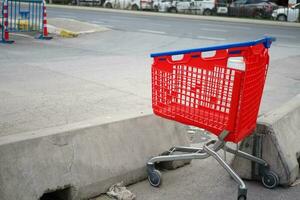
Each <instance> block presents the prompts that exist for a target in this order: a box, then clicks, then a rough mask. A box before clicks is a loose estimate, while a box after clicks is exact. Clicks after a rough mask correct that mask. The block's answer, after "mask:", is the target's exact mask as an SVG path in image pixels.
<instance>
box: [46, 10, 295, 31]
mask: <svg viewBox="0 0 300 200" xmlns="http://www.w3.org/2000/svg"><path fill="white" fill-rule="evenodd" d="M47 7H49V8H65V9H73V10H89V11H98V12H111V13H124V14H134V15H141V16H160V17H171V18H182V19H194V20H208V21H218V22H230V23H247V24H258V25H269V26H281V27H296V28H300V23H295V22H280V21H270V20H256V19H244V18H231V17H221V16H203V15H186V14H172V13H159V12H143V11H132V10H117V9H107V8H95V7H84V6H70V5H54V4H48V5H47Z"/></svg>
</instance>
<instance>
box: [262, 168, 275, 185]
mask: <svg viewBox="0 0 300 200" xmlns="http://www.w3.org/2000/svg"><path fill="white" fill-rule="evenodd" d="M261 182H262V184H263V185H264V186H265V187H266V188H269V189H273V188H275V187H276V186H277V185H278V184H279V178H278V175H277V174H276V173H275V172H273V171H266V172H265V173H264V175H263V176H262V179H261Z"/></svg>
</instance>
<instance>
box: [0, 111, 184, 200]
mask: <svg viewBox="0 0 300 200" xmlns="http://www.w3.org/2000/svg"><path fill="white" fill-rule="evenodd" d="M100 121H101V120H100ZM187 144H188V141H187V138H186V127H185V126H183V125H181V124H179V123H176V122H173V121H169V120H165V119H162V118H159V117H155V116H152V115H148V116H143V117H139V118H132V119H125V120H121V121H116V122H112V123H99V121H98V120H91V121H85V122H81V123H77V124H69V125H66V126H62V127H55V128H49V129H43V130H39V131H33V132H27V133H22V134H15V135H9V136H4V137H0V163H1V165H0V199H1V200H12V199H16V200H17V199H22V200H38V199H40V197H41V196H42V195H43V194H44V193H47V192H52V191H55V190H58V189H65V191H66V192H65V193H64V194H62V195H64V196H65V197H64V199H66V200H69V199H70V200H77V199H87V198H91V197H95V196H97V195H99V194H100V193H104V192H106V191H107V189H108V188H109V187H110V186H111V185H113V184H115V183H117V182H120V181H124V183H125V184H131V183H134V182H137V181H139V180H142V179H145V178H146V176H147V175H146V162H147V161H148V159H149V158H151V157H153V156H156V155H159V154H160V153H162V152H163V151H165V150H167V149H169V148H170V147H172V146H174V145H187ZM66 196H67V198H66Z"/></svg>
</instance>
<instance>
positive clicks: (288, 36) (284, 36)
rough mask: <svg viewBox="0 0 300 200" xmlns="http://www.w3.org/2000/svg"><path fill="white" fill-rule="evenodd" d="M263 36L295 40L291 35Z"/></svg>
mask: <svg viewBox="0 0 300 200" xmlns="http://www.w3.org/2000/svg"><path fill="white" fill-rule="evenodd" d="M265 36H272V37H278V38H287V39H296V38H297V37H296V36H291V35H279V34H278V35H277V34H272V33H271V34H265Z"/></svg>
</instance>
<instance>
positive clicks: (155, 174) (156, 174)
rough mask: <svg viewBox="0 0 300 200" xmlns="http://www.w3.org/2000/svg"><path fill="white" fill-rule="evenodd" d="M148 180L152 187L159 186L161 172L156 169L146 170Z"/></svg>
mask: <svg viewBox="0 0 300 200" xmlns="http://www.w3.org/2000/svg"><path fill="white" fill-rule="evenodd" d="M148 181H149V183H150V184H151V185H152V186H153V187H159V186H160V185H161V181H162V179H161V173H160V171H158V170H157V169H155V170H153V171H151V172H148Z"/></svg>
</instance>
